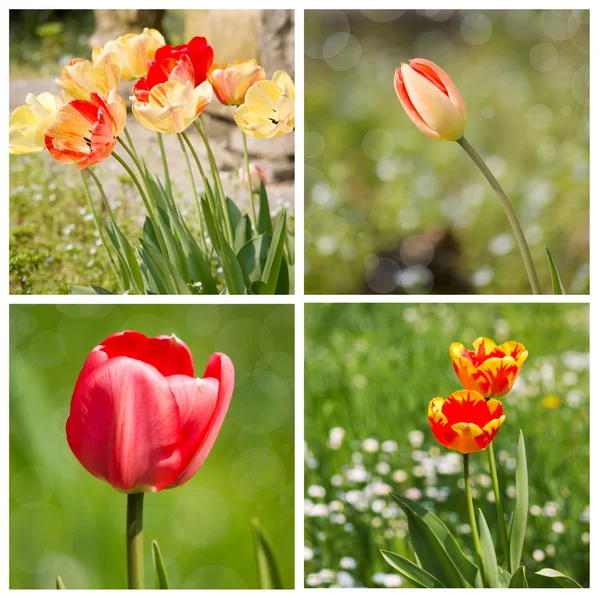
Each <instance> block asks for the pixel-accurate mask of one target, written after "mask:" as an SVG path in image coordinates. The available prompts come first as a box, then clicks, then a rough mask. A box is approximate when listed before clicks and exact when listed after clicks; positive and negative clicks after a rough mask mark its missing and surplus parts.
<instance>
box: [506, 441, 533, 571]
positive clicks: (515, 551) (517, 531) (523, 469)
mask: <svg viewBox="0 0 600 600" xmlns="http://www.w3.org/2000/svg"><path fill="white" fill-rule="evenodd" d="M516 487H517V493H516V501H515V512H514V516H513V519H512V523H511V526H510V537H509V547H510V570H511V572H512V573H514V572H515V571H516V570H517V569H518V568H519V566H520V564H521V555H522V553H523V543H524V542H525V529H526V527H527V513H528V511H529V484H528V481H527V456H526V454H525V440H524V438H523V432H522V431H519V443H518V445H517V470H516Z"/></svg>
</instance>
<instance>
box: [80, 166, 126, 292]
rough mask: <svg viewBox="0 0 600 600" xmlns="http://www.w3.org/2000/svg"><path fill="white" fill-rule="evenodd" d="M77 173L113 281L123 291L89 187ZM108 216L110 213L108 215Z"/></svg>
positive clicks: (83, 177)
mask: <svg viewBox="0 0 600 600" xmlns="http://www.w3.org/2000/svg"><path fill="white" fill-rule="evenodd" d="M79 173H80V174H81V179H82V180H83V187H84V188H85V195H86V198H87V201H88V205H89V207H90V212H91V213H92V218H93V220H94V225H96V231H97V232H98V235H99V236H100V240H101V241H102V245H103V246H104V248H105V249H106V253H107V254H108V259H109V260H110V268H111V270H112V272H113V275H114V276H115V279H116V280H117V282H118V283H119V285H120V286H121V290H123V291H124V290H125V286H124V285H123V282H122V281H121V277H120V276H119V273H118V271H117V266H116V265H115V262H114V260H113V257H112V254H111V252H110V248H109V246H108V240H107V239H106V236H105V235H104V228H103V226H102V223H100V217H98V213H97V211H96V208H95V206H94V201H93V200H92V195H91V194H90V187H89V185H88V182H87V179H86V177H85V175H84V173H83V171H79ZM89 173H90V175H92V172H91V171H89ZM92 177H94V178H95V179H96V180H97V178H96V176H95V175H92ZM109 214H110V213H109Z"/></svg>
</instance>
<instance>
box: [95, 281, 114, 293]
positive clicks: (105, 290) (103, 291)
mask: <svg viewBox="0 0 600 600" xmlns="http://www.w3.org/2000/svg"><path fill="white" fill-rule="evenodd" d="M91 286H92V289H93V290H94V291H95V292H96V294H98V295H99V296H114V294H113V293H112V292H111V291H110V290H107V289H106V288H103V287H102V286H100V285H94V284H93V283H92V284H91Z"/></svg>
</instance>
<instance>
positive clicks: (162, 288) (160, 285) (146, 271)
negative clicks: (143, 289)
mask: <svg viewBox="0 0 600 600" xmlns="http://www.w3.org/2000/svg"><path fill="white" fill-rule="evenodd" d="M138 252H139V254H140V258H141V259H142V266H141V270H142V275H144V276H145V278H146V280H147V284H148V288H149V289H150V290H151V291H152V292H154V293H156V294H169V293H171V292H170V291H169V289H168V287H167V285H166V284H165V282H164V281H163V278H162V276H161V274H160V272H159V271H158V269H157V268H156V265H155V264H154V262H153V260H152V259H151V258H150V257H149V256H148V254H147V253H146V252H145V250H144V249H143V248H140V249H139V250H138ZM171 289H172V288H171Z"/></svg>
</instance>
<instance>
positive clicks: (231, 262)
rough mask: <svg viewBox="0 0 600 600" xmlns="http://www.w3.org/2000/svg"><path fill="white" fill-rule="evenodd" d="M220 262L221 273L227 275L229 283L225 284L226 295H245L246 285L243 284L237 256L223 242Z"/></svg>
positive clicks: (242, 275)
mask: <svg viewBox="0 0 600 600" xmlns="http://www.w3.org/2000/svg"><path fill="white" fill-rule="evenodd" d="M220 258H221V262H222V264H223V271H224V272H225V273H227V274H228V278H229V281H228V283H227V293H228V294H245V293H246V284H245V282H244V274H243V273H242V268H241V267H240V263H239V262H238V259H237V256H236V255H235V254H234V253H233V250H232V249H231V246H230V245H229V244H228V243H227V242H226V241H225V240H223V251H222V253H221V256H220Z"/></svg>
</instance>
